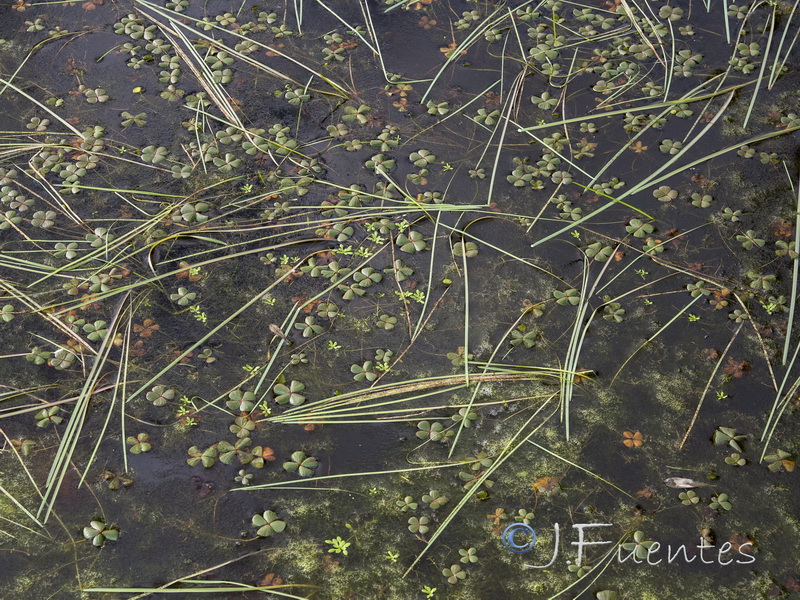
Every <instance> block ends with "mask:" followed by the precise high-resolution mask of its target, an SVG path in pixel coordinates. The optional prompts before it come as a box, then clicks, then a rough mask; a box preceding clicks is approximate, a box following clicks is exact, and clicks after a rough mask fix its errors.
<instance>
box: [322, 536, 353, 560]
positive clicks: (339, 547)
mask: <svg viewBox="0 0 800 600" xmlns="http://www.w3.org/2000/svg"><path fill="white" fill-rule="evenodd" d="M325 543H326V544H329V545H330V546H331V548H330V549H329V550H328V552H332V553H334V554H344V555H345V556H347V554H348V552H347V548H349V547H350V545H351V544H350V542H348V541H345V540H343V539H342V538H341V536H338V535H337V536H336V537H335V538H333V539H332V540H325Z"/></svg>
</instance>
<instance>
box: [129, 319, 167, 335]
mask: <svg viewBox="0 0 800 600" xmlns="http://www.w3.org/2000/svg"><path fill="white" fill-rule="evenodd" d="M159 329H161V326H160V325H159V324H158V323H156V322H155V321H154V320H153V319H145V320H144V321H143V322H142V324H141V325H139V324H138V323H134V324H133V332H134V333H138V334H139V337H143V338H147V337H150V336H151V335H153V334H154V333H155V332H156V331H158V330H159Z"/></svg>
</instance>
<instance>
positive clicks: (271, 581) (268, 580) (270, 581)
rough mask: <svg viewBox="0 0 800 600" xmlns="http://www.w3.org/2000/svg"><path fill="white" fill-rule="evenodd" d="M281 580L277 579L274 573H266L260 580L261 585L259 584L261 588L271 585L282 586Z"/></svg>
mask: <svg viewBox="0 0 800 600" xmlns="http://www.w3.org/2000/svg"><path fill="white" fill-rule="evenodd" d="M282 584H283V579H281V578H280V577H278V576H277V575H276V574H275V573H267V574H266V575H264V577H263V578H262V579H261V583H260V584H259V585H260V586H261V587H269V586H271V585H282Z"/></svg>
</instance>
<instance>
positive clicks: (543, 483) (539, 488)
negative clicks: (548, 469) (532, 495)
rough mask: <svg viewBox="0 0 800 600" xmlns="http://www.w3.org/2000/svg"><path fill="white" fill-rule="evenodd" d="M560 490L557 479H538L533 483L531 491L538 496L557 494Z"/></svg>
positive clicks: (545, 477) (546, 477)
mask: <svg viewBox="0 0 800 600" xmlns="http://www.w3.org/2000/svg"><path fill="white" fill-rule="evenodd" d="M560 489H561V484H560V483H559V479H558V477H548V476H546V475H545V476H544V477H539V479H537V480H536V481H534V482H533V490H534V491H535V492H537V493H539V494H546V493H550V492H557V491H559V490H560Z"/></svg>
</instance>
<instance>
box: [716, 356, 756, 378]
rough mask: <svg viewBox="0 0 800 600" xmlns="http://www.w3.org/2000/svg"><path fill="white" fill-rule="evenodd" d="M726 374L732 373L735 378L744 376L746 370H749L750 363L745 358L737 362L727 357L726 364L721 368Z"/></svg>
mask: <svg viewBox="0 0 800 600" xmlns="http://www.w3.org/2000/svg"><path fill="white" fill-rule="evenodd" d="M722 370H723V371H725V373H727V374H728V375H732V376H733V377H735V378H736V379H741V378H742V377H744V374H745V372H746V371H749V370H750V363H749V362H747V361H746V360H743V361H742V362H737V361H736V360H734V359H732V358H729V359H728V366H726V367H725V368H723V369H722Z"/></svg>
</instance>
